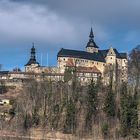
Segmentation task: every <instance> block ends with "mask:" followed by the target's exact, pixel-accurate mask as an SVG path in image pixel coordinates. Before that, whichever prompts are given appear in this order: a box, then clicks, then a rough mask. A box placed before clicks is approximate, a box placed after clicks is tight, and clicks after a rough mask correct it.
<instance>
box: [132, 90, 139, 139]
mask: <svg viewBox="0 0 140 140" xmlns="http://www.w3.org/2000/svg"><path fill="white" fill-rule="evenodd" d="M138 131H139V130H138V93H137V91H135V93H134V96H133V97H132V103H131V134H132V135H133V136H134V138H137V137H138V135H139V134H138Z"/></svg>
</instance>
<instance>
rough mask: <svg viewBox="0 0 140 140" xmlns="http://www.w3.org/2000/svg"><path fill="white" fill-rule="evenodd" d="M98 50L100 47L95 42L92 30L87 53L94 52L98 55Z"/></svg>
mask: <svg viewBox="0 0 140 140" xmlns="http://www.w3.org/2000/svg"><path fill="white" fill-rule="evenodd" d="M98 48H99V47H98V46H97V45H96V43H95V42H94V35H93V30H92V28H91V31H90V35H89V41H88V43H87V46H86V51H87V52H89V53H94V52H96V53H97V52H98Z"/></svg>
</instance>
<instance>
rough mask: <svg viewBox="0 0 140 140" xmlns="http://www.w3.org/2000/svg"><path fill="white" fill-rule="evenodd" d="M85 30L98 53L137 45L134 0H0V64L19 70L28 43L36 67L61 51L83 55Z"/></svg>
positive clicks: (139, 34) (138, 15)
mask: <svg viewBox="0 0 140 140" xmlns="http://www.w3.org/2000/svg"><path fill="white" fill-rule="evenodd" d="M91 26H92V27H93V31H94V35H95V42H96V43H97V45H98V46H99V47H100V49H106V48H109V47H110V46H112V47H115V48H117V49H118V50H119V51H121V52H130V51H131V49H132V48H134V47H136V46H137V45H138V44H140V1H139V0H0V64H2V65H3V67H2V69H3V70H7V69H10V70H11V69H12V68H14V67H20V68H23V67H24V64H26V62H27V61H28V59H29V56H30V48H31V47H32V42H34V43H35V47H36V49H37V59H38V62H40V63H41V56H42V65H47V54H48V64H49V65H51V66H53V65H56V60H57V57H56V55H57V52H58V51H59V50H60V49H61V48H69V49H78V50H84V49H85V46H86V43H87V41H88V35H89V31H90V28H91Z"/></svg>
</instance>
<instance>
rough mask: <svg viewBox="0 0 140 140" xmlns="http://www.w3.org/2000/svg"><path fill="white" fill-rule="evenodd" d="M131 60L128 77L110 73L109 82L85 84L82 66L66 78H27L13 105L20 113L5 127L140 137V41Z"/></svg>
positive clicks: (115, 136) (91, 134)
mask: <svg viewBox="0 0 140 140" xmlns="http://www.w3.org/2000/svg"><path fill="white" fill-rule="evenodd" d="M128 65H129V72H128V74H129V75H128V82H122V83H118V82H117V81H116V82H113V78H112V74H109V85H106V86H105V85H104V84H103V83H102V79H99V80H98V81H97V82H96V83H95V82H94V81H93V80H92V81H91V83H89V85H81V84H80V83H79V82H78V80H77V77H76V74H75V72H76V71H73V73H71V72H70V71H66V73H65V81H64V82H62V81H59V82H54V81H53V82H52V81H45V80H43V79H42V81H41V82H36V81H35V80H31V81H30V82H27V83H26V85H25V86H24V87H23V91H22V93H21V94H20V95H18V97H17V99H16V102H15V104H14V105H13V112H15V115H14V117H13V118H12V119H11V120H10V122H8V124H7V125H8V127H7V126H6V125H2V126H3V128H2V129H8V130H12V131H18V132H24V133H25V134H26V132H29V130H30V129H32V128H34V129H37V128H41V129H42V130H44V132H49V131H53V132H58V131H59V132H61V133H63V134H72V135H73V136H75V137H76V138H77V139H78V138H79V139H81V138H82V137H85V138H87V137H89V138H92V139H96V140H97V139H101V138H103V139H111V140H112V139H118V140H119V139H121V138H122V139H123V138H130V139H138V138H140V47H139V46H138V47H136V48H135V49H133V50H132V52H131V53H130V57H129V64H128ZM1 123H5V122H2V121H1ZM5 124H6V123H5ZM9 124H10V125H9Z"/></svg>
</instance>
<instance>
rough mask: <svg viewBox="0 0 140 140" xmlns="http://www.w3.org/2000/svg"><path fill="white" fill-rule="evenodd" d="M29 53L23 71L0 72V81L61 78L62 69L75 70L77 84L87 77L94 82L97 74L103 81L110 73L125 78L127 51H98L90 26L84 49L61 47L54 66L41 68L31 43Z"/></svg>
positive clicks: (84, 81)
mask: <svg viewBox="0 0 140 140" xmlns="http://www.w3.org/2000/svg"><path fill="white" fill-rule="evenodd" d="M30 53H31V56H30V59H29V61H28V62H27V64H25V71H18V70H14V71H0V80H1V81H6V82H7V83H8V82H9V84H13V83H15V84H16V82H17V84H19V83H21V85H22V83H23V82H24V81H26V80H29V79H36V80H42V79H47V80H52V81H64V76H65V70H66V69H69V68H70V69H76V76H77V79H78V80H79V81H80V82H81V83H84V84H85V83H89V82H90V81H91V79H93V80H94V81H97V79H98V78H99V77H100V78H102V81H103V82H104V83H105V84H106V83H108V81H109V77H110V74H111V72H113V73H112V76H113V80H114V81H117V82H119V83H121V82H122V81H127V69H128V66H127V63H128V60H127V54H126V53H119V52H118V51H117V49H115V48H112V47H110V48H109V49H107V50H100V49H99V47H98V46H97V45H96V43H95V41H94V34H93V30H92V28H91V31H90V35H89V41H88V43H87V45H86V50H85V51H79V50H70V49H64V48H62V49H61V50H60V51H59V52H58V54H57V66H56V67H43V66H40V64H39V63H38V62H37V60H36V51H35V47H34V44H33V46H32V48H31V52H30Z"/></svg>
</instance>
